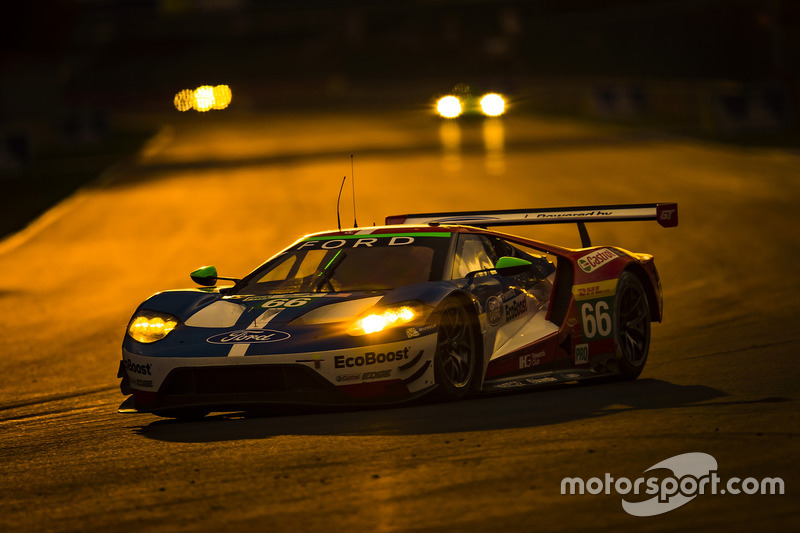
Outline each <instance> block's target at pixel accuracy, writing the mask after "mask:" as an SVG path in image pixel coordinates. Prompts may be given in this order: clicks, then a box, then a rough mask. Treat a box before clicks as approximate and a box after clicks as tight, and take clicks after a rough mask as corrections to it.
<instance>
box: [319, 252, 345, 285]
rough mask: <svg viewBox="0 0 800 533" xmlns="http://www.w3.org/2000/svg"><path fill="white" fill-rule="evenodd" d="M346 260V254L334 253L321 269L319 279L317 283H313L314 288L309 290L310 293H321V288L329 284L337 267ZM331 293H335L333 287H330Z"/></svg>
mask: <svg viewBox="0 0 800 533" xmlns="http://www.w3.org/2000/svg"><path fill="white" fill-rule="evenodd" d="M345 258H347V254H346V253H345V252H343V251H342V250H339V251H337V252H336V255H334V256H333V259H331V260H330V261H329V262H328V264H327V265H325V268H323V269H322V272H320V273H319V277H318V278H317V281H315V282H314V286H313V287H312V288H311V292H322V290H321V289H322V287H324V286H325V284H326V283H328V284H330V280H331V278H332V277H333V274H334V272H336V269H337V268H339V265H341V264H342V261H344V260H345ZM331 292H336V290H334V288H333V285H331Z"/></svg>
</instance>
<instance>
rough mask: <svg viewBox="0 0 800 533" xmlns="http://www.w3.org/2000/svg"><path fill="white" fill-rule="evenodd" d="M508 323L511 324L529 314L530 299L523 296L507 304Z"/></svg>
mask: <svg viewBox="0 0 800 533" xmlns="http://www.w3.org/2000/svg"><path fill="white" fill-rule="evenodd" d="M505 312H506V322H511V321H512V320H514V319H515V318H519V317H521V316H522V315H524V314H525V313H527V312H528V299H527V297H526V296H525V295H524V294H523V295H522V296H520V297H519V298H516V299H514V300H511V301H510V302H507V303H506V304H505Z"/></svg>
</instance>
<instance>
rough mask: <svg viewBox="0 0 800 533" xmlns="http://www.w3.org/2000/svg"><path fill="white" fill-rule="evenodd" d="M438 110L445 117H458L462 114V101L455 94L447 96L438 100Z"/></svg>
mask: <svg viewBox="0 0 800 533" xmlns="http://www.w3.org/2000/svg"><path fill="white" fill-rule="evenodd" d="M436 111H438V112H439V114H440V115H441V116H443V117H444V118H456V117H457V116H458V115H460V114H461V102H460V101H459V99H458V98H456V97H455V96H445V97H444V98H440V99H439V101H438V102H436Z"/></svg>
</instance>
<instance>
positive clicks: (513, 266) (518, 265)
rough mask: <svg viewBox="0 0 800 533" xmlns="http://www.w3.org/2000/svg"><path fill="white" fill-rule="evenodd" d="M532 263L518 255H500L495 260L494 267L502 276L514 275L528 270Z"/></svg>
mask: <svg viewBox="0 0 800 533" xmlns="http://www.w3.org/2000/svg"><path fill="white" fill-rule="evenodd" d="M532 264H533V263H531V262H530V261H526V260H525V259H520V258H519V257H501V258H500V259H498V260H497V264H495V266H494V268H495V270H497V272H498V273H499V274H501V275H503V276H514V275H516V274H522V273H523V272H525V271H527V270H529V269H530V267H531V265H532Z"/></svg>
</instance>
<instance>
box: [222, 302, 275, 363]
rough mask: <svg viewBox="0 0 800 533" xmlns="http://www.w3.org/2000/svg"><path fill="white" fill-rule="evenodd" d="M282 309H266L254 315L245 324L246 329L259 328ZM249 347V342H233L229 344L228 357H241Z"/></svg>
mask: <svg viewBox="0 0 800 533" xmlns="http://www.w3.org/2000/svg"><path fill="white" fill-rule="evenodd" d="M281 311H283V309H267V310H266V311H264V312H263V313H261V314H260V315H258V317H256V319H255V320H253V322H252V323H251V324H250V325H249V326H247V329H261V328H263V327H264V326H266V325H267V324H269V322H270V321H271V320H272V319H273V318H275V317H276V316H278V313H280V312H281ZM248 348H250V345H249V344H234V345H233V346H231V350H230V351H229V352H228V357H242V356H243V355H244V354H245V353H247V349H248Z"/></svg>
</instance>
